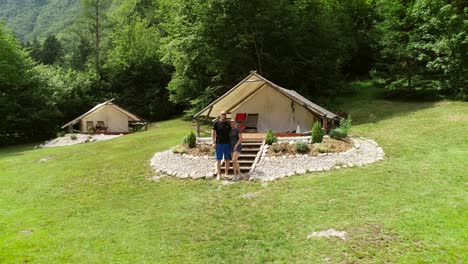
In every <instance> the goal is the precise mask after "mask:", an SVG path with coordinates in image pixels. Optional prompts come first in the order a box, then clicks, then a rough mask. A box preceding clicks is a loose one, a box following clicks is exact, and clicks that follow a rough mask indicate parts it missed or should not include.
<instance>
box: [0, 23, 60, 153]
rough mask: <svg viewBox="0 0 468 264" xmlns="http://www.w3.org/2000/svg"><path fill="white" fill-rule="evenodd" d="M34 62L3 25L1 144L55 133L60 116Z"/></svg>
mask: <svg viewBox="0 0 468 264" xmlns="http://www.w3.org/2000/svg"><path fill="white" fill-rule="evenodd" d="M37 77H38V74H37V72H36V71H35V69H34V63H33V61H32V60H31V58H30V57H29V56H28V53H27V52H26V51H25V50H24V49H23V48H22V47H21V46H20V45H19V42H18V40H17V39H16V38H15V37H14V36H13V35H12V34H10V33H7V32H5V30H4V29H3V25H2V24H0V106H1V107H0V115H2V118H1V119H0V144H1V145H4V144H11V143H16V142H21V141H28V140H34V139H42V138H45V137H48V136H51V135H52V134H53V131H55V129H56V119H57V117H58V116H59V115H60V113H59V112H58V110H57V108H56V107H55V105H54V103H53V101H52V100H51V99H50V98H51V97H52V92H51V91H50V90H47V89H45V88H44V87H43V86H42V85H41V83H40V81H39V80H38V78H37Z"/></svg>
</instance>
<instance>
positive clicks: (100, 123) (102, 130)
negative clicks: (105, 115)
mask: <svg viewBox="0 0 468 264" xmlns="http://www.w3.org/2000/svg"><path fill="white" fill-rule="evenodd" d="M106 131H107V127H106V126H105V124H104V121H97V125H96V133H105V132H106Z"/></svg>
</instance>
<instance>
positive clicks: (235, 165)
mask: <svg viewBox="0 0 468 264" xmlns="http://www.w3.org/2000/svg"><path fill="white" fill-rule="evenodd" d="M232 156H233V159H232V167H233V169H234V175H235V176H236V177H237V176H239V175H240V166H239V160H238V159H239V152H234V154H233V155H232Z"/></svg>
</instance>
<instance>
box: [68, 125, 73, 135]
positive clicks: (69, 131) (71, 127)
mask: <svg viewBox="0 0 468 264" xmlns="http://www.w3.org/2000/svg"><path fill="white" fill-rule="evenodd" d="M68 133H70V134H73V125H69V126H68Z"/></svg>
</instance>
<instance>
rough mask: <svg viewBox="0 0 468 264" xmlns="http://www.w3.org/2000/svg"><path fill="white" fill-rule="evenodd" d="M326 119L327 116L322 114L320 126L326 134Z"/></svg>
mask: <svg viewBox="0 0 468 264" xmlns="http://www.w3.org/2000/svg"><path fill="white" fill-rule="evenodd" d="M327 126H328V121H327V116H326V115H325V116H323V119H322V127H323V132H324V133H325V135H327V134H328V127H327Z"/></svg>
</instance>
